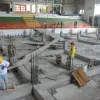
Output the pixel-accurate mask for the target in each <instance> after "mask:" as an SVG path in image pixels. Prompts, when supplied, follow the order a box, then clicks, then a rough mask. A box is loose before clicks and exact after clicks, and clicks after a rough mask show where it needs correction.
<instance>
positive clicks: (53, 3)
mask: <svg viewBox="0 0 100 100" xmlns="http://www.w3.org/2000/svg"><path fill="white" fill-rule="evenodd" d="M52 10H53V14H54V0H52Z"/></svg>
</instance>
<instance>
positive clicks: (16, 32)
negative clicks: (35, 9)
mask: <svg viewBox="0 0 100 100" xmlns="http://www.w3.org/2000/svg"><path fill="white" fill-rule="evenodd" d="M25 31H26V34H27V35H29V34H30V32H31V29H25ZM23 33H24V29H6V30H0V36H7V35H11V36H17V35H23Z"/></svg>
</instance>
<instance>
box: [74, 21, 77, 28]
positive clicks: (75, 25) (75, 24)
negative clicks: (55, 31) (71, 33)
mask: <svg viewBox="0 0 100 100" xmlns="http://www.w3.org/2000/svg"><path fill="white" fill-rule="evenodd" d="M77 24H78V22H77V20H76V21H75V22H74V28H77Z"/></svg>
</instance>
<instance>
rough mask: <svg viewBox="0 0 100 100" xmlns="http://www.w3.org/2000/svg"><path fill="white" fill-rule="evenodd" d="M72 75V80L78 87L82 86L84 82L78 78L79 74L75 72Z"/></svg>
mask: <svg viewBox="0 0 100 100" xmlns="http://www.w3.org/2000/svg"><path fill="white" fill-rule="evenodd" d="M72 75H73V76H74V78H75V79H76V81H77V82H78V84H79V86H81V87H82V86H83V84H84V81H83V80H82V79H81V77H80V76H79V74H78V73H77V71H75V72H72Z"/></svg>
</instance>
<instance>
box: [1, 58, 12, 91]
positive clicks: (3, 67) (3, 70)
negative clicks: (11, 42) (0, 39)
mask: <svg viewBox="0 0 100 100" xmlns="http://www.w3.org/2000/svg"><path fill="white" fill-rule="evenodd" d="M9 65H10V63H9V62H7V61H6V60H3V58H2V56H0V89H1V90H3V89H4V88H3V87H2V82H3V81H4V83H5V86H6V89H8V77H7V67H8V66H9Z"/></svg>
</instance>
